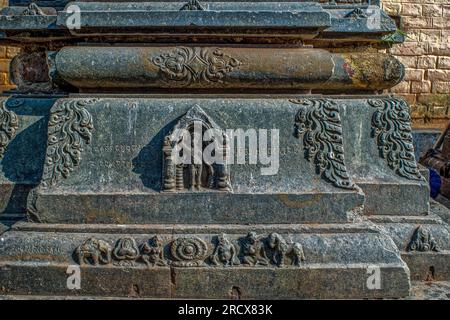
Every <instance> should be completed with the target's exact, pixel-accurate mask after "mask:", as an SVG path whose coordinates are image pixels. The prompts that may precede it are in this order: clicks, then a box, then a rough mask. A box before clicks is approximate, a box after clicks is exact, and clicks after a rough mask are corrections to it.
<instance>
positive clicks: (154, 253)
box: [140, 236, 167, 267]
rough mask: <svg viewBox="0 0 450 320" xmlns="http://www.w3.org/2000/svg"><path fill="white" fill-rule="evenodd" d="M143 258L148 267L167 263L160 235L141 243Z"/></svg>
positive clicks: (161, 265)
mask: <svg viewBox="0 0 450 320" xmlns="http://www.w3.org/2000/svg"><path fill="white" fill-rule="evenodd" d="M140 252H141V259H142V261H144V263H145V264H146V265H147V267H155V266H159V267H163V266H166V265H167V262H166V261H165V260H164V247H163V243H162V240H161V238H160V237H158V236H154V237H153V238H151V239H150V240H149V241H147V242H144V243H143V244H142V245H141V250H140Z"/></svg>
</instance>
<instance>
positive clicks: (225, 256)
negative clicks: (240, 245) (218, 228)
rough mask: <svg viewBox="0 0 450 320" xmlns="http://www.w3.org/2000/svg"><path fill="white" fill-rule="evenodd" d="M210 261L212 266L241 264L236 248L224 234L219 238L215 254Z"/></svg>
mask: <svg viewBox="0 0 450 320" xmlns="http://www.w3.org/2000/svg"><path fill="white" fill-rule="evenodd" d="M210 261H211V264H212V265H215V266H217V265H220V264H222V265H223V266H224V267H227V266H233V265H239V264H240V262H239V260H238V258H237V251H236V248H235V247H234V245H233V244H232V243H231V241H230V240H229V239H228V237H227V235H226V234H224V233H222V234H220V235H218V236H217V244H216V247H215V249H214V252H213V254H212V255H211V256H210Z"/></svg>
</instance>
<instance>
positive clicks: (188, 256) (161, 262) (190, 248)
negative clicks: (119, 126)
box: [74, 231, 305, 268]
mask: <svg viewBox="0 0 450 320" xmlns="http://www.w3.org/2000/svg"><path fill="white" fill-rule="evenodd" d="M213 239H214V238H213ZM215 240H216V242H215V245H214V246H213V247H211V248H210V247H209V246H208V244H207V243H206V242H205V241H204V240H202V239H200V238H198V237H196V236H184V237H179V238H177V239H175V240H173V241H169V242H167V243H164V241H163V239H162V238H161V237H160V236H157V235H155V236H153V237H152V238H150V239H149V240H147V241H145V242H143V243H142V244H141V245H140V246H137V244H136V240H135V239H134V238H132V237H130V236H126V237H123V238H120V239H118V240H117V241H116V244H115V246H114V248H113V249H111V246H110V245H109V244H108V242H106V241H103V240H98V239H96V238H93V237H91V238H89V239H87V240H86V241H84V242H83V243H82V244H81V245H80V246H79V247H77V248H76V249H75V251H74V253H75V256H76V257H77V259H78V263H79V264H80V265H84V264H89V265H93V266H98V265H100V264H103V265H107V264H108V265H113V266H118V267H136V266H138V265H139V264H141V265H142V264H145V266H147V267H148V268H152V267H166V266H174V267H208V266H209V267H233V266H238V265H243V266H261V267H273V266H276V267H285V266H286V265H290V266H293V267H298V266H300V265H301V262H302V261H305V254H304V252H303V247H302V245H301V244H300V243H298V242H292V243H287V242H286V241H285V240H284V238H283V237H282V236H281V235H280V234H278V233H271V234H269V235H268V236H267V237H264V236H258V235H257V234H256V233H255V232H253V231H251V232H249V233H248V234H247V235H246V236H245V237H243V238H239V239H237V240H236V241H234V242H233V241H232V240H230V239H229V237H228V236H227V235H226V234H223V233H222V234H219V235H217V236H216V237H215ZM166 246H167V247H168V250H167V252H168V253H170V259H169V260H168V259H166V258H165V257H164V254H165V250H164V248H165V247H166ZM208 253H209V256H208ZM286 259H289V260H290V263H286Z"/></svg>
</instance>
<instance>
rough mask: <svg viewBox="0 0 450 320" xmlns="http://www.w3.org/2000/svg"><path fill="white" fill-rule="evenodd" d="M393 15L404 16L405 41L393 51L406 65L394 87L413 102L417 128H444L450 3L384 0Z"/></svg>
mask: <svg viewBox="0 0 450 320" xmlns="http://www.w3.org/2000/svg"><path fill="white" fill-rule="evenodd" d="M382 4H383V8H385V10H386V12H388V14H390V15H400V16H401V17H402V25H401V29H402V30H403V31H405V32H406V33H407V34H408V37H407V39H406V41H405V43H403V44H400V45H396V46H394V47H393V48H392V49H391V50H390V52H391V53H393V54H394V55H396V56H397V57H398V58H399V59H400V61H402V62H403V64H404V65H405V67H406V76H405V79H404V81H403V82H401V83H400V84H398V85H397V86H396V87H394V88H392V89H391V92H393V93H395V94H397V95H399V96H402V97H403V98H404V99H406V100H407V101H408V102H409V103H410V104H411V115H412V118H413V126H414V127H415V128H423V127H427V128H441V127H443V126H445V125H446V123H447V122H448V120H449V119H450V112H449V109H450V5H449V1H448V0H382Z"/></svg>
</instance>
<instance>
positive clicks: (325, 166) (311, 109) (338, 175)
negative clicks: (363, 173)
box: [291, 99, 355, 189]
mask: <svg viewBox="0 0 450 320" xmlns="http://www.w3.org/2000/svg"><path fill="white" fill-rule="evenodd" d="M291 102H292V103H296V104H298V105H299V106H300V108H299V110H298V112H297V115H296V117H295V135H296V137H297V138H299V139H301V138H302V140H303V148H304V150H305V157H306V159H307V160H308V161H309V162H312V163H314V164H315V166H316V169H317V172H318V173H319V174H320V175H322V176H323V177H324V178H325V179H326V180H328V181H330V182H331V183H332V184H333V185H334V186H336V187H340V188H345V189H353V188H354V187H355V185H354V183H353V182H352V180H351V178H350V176H349V174H348V172H347V168H346V166H345V158H344V139H343V135H342V124H341V117H340V114H339V106H338V104H337V103H336V102H335V101H333V100H331V99H301V100H291Z"/></svg>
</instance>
